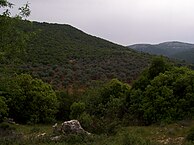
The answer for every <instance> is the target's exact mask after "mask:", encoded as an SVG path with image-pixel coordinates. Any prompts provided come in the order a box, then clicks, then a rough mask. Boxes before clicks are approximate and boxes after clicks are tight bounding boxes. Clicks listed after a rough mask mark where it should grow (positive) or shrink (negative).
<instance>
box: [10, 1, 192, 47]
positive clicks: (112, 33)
mask: <svg viewBox="0 0 194 145" xmlns="http://www.w3.org/2000/svg"><path fill="white" fill-rule="evenodd" d="M12 1H13V3H15V4H18V5H21V4H22V3H26V1H25V0H21V1H18V0H12ZM28 1H29V2H30V3H31V5H30V6H31V10H32V14H31V16H30V19H31V20H36V21H46V22H57V23H68V24H70V25H73V26H75V27H78V28H79V29H81V30H83V31H85V32H87V33H90V34H92V35H96V36H99V37H103V38H105V39H108V40H110V41H114V42H117V43H120V44H123V45H127V44H131V43H138V42H151V43H157V42H161V41H166V40H181V41H187V42H188V41H189V42H191V41H193V38H194V30H193V29H192V27H193V26H194V1H193V0H57V1H54V0H28Z"/></svg>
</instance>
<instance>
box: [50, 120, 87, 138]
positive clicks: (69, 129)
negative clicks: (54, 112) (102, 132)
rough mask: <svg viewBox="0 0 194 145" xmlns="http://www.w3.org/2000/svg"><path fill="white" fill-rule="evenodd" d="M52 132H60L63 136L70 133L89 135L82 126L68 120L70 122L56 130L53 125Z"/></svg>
mask: <svg viewBox="0 0 194 145" xmlns="http://www.w3.org/2000/svg"><path fill="white" fill-rule="evenodd" d="M53 129H54V130H58V131H59V130H60V132H62V133H63V134H70V133H77V134H80V133H81V134H88V135H90V133H89V132H87V131H85V130H84V129H83V128H82V126H81V125H80V123H79V121H78V120H70V121H65V122H63V123H62V124H61V127H60V128H58V127H57V125H56V124H55V125H54V126H53Z"/></svg>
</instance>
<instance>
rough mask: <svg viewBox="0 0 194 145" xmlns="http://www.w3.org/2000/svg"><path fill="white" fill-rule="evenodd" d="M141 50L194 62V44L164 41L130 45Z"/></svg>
mask: <svg viewBox="0 0 194 145" xmlns="http://www.w3.org/2000/svg"><path fill="white" fill-rule="evenodd" d="M128 47H129V48H132V49H134V50H137V51H140V52H147V53H150V54H156V55H164V56H167V57H170V58H176V59H181V60H185V61H187V62H189V63H194V57H193V55H194V44H190V43H183V42H178V41H172V42H164V43H160V44H156V45H151V44H134V45H130V46H128Z"/></svg>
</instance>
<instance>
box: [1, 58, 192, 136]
mask: <svg viewBox="0 0 194 145" xmlns="http://www.w3.org/2000/svg"><path fill="white" fill-rule="evenodd" d="M0 82H1V87H0V88H1V99H0V103H1V105H0V110H1V111H0V117H1V121H3V120H4V119H5V117H11V118H13V119H14V120H15V121H16V122H19V123H48V122H54V121H56V120H63V121H64V120H69V119H78V120H79V121H80V122H81V124H82V125H83V127H84V128H86V130H88V131H90V132H92V133H102V132H104V133H105V132H106V133H114V131H115V129H116V127H117V126H123V125H150V124H153V123H171V122H174V121H177V120H183V119H191V118H192V116H193V114H194V107H193V103H194V72H193V71H192V70H190V69H188V68H185V67H176V66H173V65H172V64H169V63H167V62H166V61H165V60H164V59H163V58H160V57H159V58H155V59H154V60H153V61H152V64H151V65H150V67H149V68H147V69H145V70H144V71H143V73H142V74H141V75H140V76H139V78H138V79H137V80H136V81H135V82H133V83H132V84H131V86H130V85H129V84H126V83H122V82H120V81H119V80H117V79H113V80H111V81H110V82H107V83H106V84H103V85H99V86H98V87H97V86H96V87H91V88H90V89H88V90H87V91H86V92H85V93H84V94H82V95H79V96H77V97H76V96H71V95H69V94H67V93H66V92H63V91H61V92H59V91H57V92H55V91H54V90H53V89H52V88H51V86H50V85H48V84H46V83H43V82H42V81H41V80H39V79H33V78H32V77H31V76H30V75H25V74H22V75H16V76H14V77H13V78H9V79H4V80H1V81H0Z"/></svg>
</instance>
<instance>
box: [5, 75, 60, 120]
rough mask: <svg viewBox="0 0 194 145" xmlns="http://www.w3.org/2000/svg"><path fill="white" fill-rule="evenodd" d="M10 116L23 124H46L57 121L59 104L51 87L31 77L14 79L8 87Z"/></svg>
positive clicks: (22, 76)
mask: <svg viewBox="0 0 194 145" xmlns="http://www.w3.org/2000/svg"><path fill="white" fill-rule="evenodd" d="M8 87H9V88H8V89H7V92H9V96H8V97H7V100H8V101H7V102H8V103H7V105H8V108H9V116H10V117H12V118H14V120H16V121H17V122H22V123H27V122H30V123H45V122H50V121H53V120H54V119H55V117H54V115H55V113H56V111H57V107H58V102H57V97H56V94H55V92H54V91H53V90H52V88H51V86H50V85H48V84H46V83H43V82H42V81H41V80H39V79H33V78H32V77H31V76H30V75H26V74H22V75H17V76H16V77H15V78H13V79H12V80H11V82H10V84H9V86H8Z"/></svg>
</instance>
